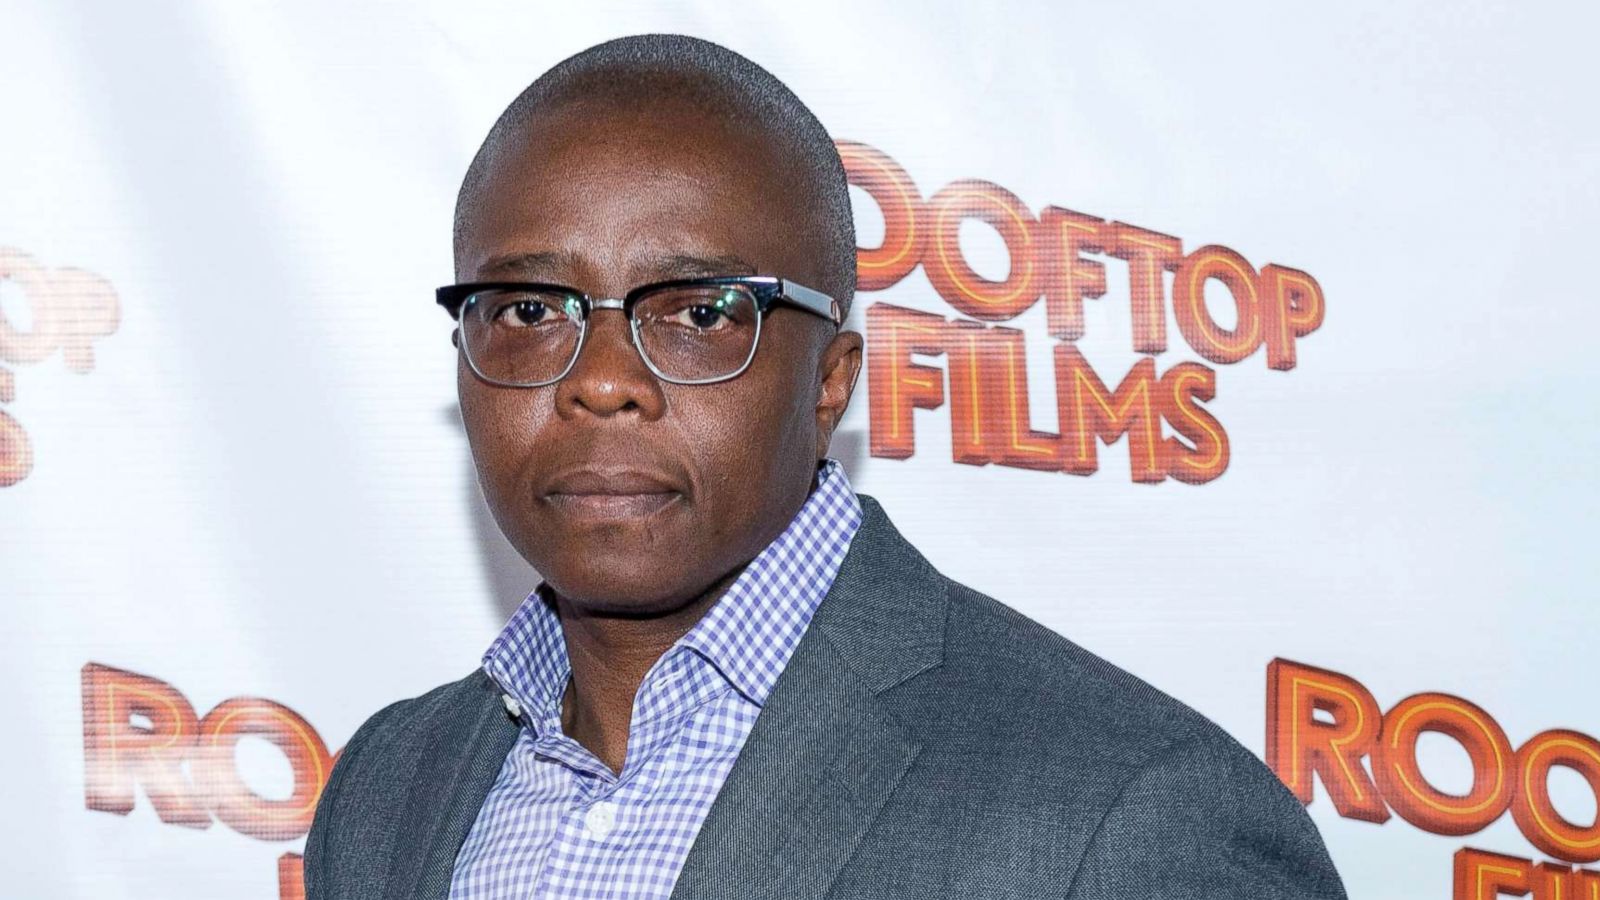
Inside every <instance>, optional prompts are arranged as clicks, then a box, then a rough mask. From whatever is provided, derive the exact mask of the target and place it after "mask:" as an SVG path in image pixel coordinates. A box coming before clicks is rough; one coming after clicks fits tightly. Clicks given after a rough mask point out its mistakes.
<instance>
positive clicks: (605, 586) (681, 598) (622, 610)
mask: <svg viewBox="0 0 1600 900" xmlns="http://www.w3.org/2000/svg"><path fill="white" fill-rule="evenodd" d="M614 559H615V558H614V557H611V556H610V555H609V554H604V553H596V554H592V555H590V556H589V557H587V558H586V559H584V560H581V561H578V562H577V564H576V565H572V566H562V565H560V564H558V563H551V564H547V567H546V568H540V569H539V572H540V574H542V575H543V576H544V578H545V581H546V582H548V583H549V585H550V587H552V588H554V589H555V592H556V593H557V594H559V595H561V597H563V598H564V599H566V600H567V601H568V602H570V603H571V604H572V605H573V606H575V607H577V608H578V609H581V610H583V611H585V612H588V613H591V614H595V615H604V616H618V617H639V618H644V617H649V616H660V615H667V614H670V613H674V612H677V611H678V610H681V609H683V608H684V607H685V606H688V605H689V604H690V603H693V602H694V601H695V600H697V599H699V598H700V596H701V595H702V594H703V593H704V592H705V590H706V588H707V587H709V583H710V581H714V580H715V579H710V580H708V583H707V584H705V585H695V584H691V583H687V582H686V581H685V580H684V579H683V578H682V573H683V570H684V569H685V568H686V565H685V564H686V563H688V562H689V561H688V560H685V559H683V558H681V557H680V558H677V559H668V560H654V559H645V558H638V559H636V562H635V563H634V564H633V565H630V566H628V567H627V568H625V569H618V568H616V567H615V566H613V565H611V563H612V562H613V561H614ZM590 562H593V563H598V564H599V567H598V568H597V567H592V566H590V565H585V563H590ZM674 576H677V577H674Z"/></svg>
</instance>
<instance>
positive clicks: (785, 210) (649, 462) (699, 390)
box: [456, 104, 860, 615]
mask: <svg viewBox="0 0 1600 900" xmlns="http://www.w3.org/2000/svg"><path fill="white" fill-rule="evenodd" d="M762 140H763V137H762V136H760V135H754V134H749V133H740V132H739V131H737V130H736V129H735V128H733V127H732V126H729V125H727V124H725V123H722V122H719V121H716V120H711V119H706V118H703V117H701V116H699V115H698V114H696V113H693V112H692V111H689V110H685V109H682V108H656V109H652V110H648V111H643V112H641V111H637V110H634V111H628V112H619V111H614V110H608V111H604V112H600V111H596V110H595V109H593V108H592V107H585V106H583V105H582V104H579V105H576V106H575V107H567V108H566V109H565V110H563V111H561V112H557V113H550V114H546V115H543V116H540V117H537V118H536V121H535V124H533V125H531V126H529V127H528V128H527V129H525V130H524V133H523V134H521V135H519V136H517V137H514V138H512V139H510V140H508V141H506V142H503V143H502V145H501V149H500V150H499V152H498V154H497V156H496V158H495V159H494V160H493V161H492V162H491V163H490V165H489V168H488V170H487V177H486V178H485V179H484V181H483V182H481V183H480V185H479V186H478V188H477V191H478V198H479V205H478V207H477V211H476V215H475V216H474V217H473V219H472V220H471V222H470V223H469V224H468V226H467V231H466V233H465V234H464V235H463V238H464V240H463V241H462V244H461V249H460V255H459V257H458V259H457V260H456V268H457V276H458V278H459V280H461V281H489V280H516V281H542V282H553V283H556V284H564V285H568V286H570V287H574V288H577V289H579V290H582V291H585V292H587V293H588V294H589V295H590V296H593V297H621V296H623V295H624V294H625V293H627V291H628V290H629V289H630V288H633V287H636V286H638V285H640V284H645V283H648V282H652V281H660V280H665V279H669V278H683V277H695V276H702V275H747V274H763V275H779V276H782V277H786V278H790V279H793V280H795V281H798V282H800V283H802V284H806V285H810V286H814V287H820V286H823V285H824V284H825V283H826V282H825V279H824V278H823V272H822V271H821V270H820V265H821V264H820V262H819V259H820V254H818V253H817V252H816V250H815V241H813V240H808V239H805V238H804V237H803V235H804V234H806V233H807V229H805V228H802V227H801V226H800V225H797V224H796V216H799V215H802V214H803V213H802V212H801V211H802V210H804V209H805V208H806V205H805V204H804V203H802V202H799V201H801V200H803V199H804V198H803V197H797V196H795V194H796V189H795V187H794V186H793V181H794V180H793V179H792V178H790V177H788V174H787V173H788V172H790V171H792V167H791V166H790V165H788V164H786V163H785V161H784V159H783V157H782V156H781V155H780V154H777V153H773V152H765V151H762V150H760V149H758V148H760V147H761V146H762ZM859 367H860V337H859V335H857V334H855V333H853V332H842V333H839V332H836V331H835V329H834V327H833V326H832V325H831V324H830V323H829V322H828V321H826V320H825V319H822V318H820V317H818V316H813V315H811V314H809V313H806V312H803V311H801V310H797V309H793V308H789V307H786V306H782V305H779V306H775V307H774V308H773V309H772V310H771V311H769V313H768V314H767V319H766V322H765V323H764V325H763V328H762V335H761V343H760V346H759V348H758V349H757V351H756V355H755V359H754V360H752V361H751V363H750V366H749V368H748V369H746V370H745V372H744V373H743V374H741V375H739V376H738V377H736V378H734V379H732V380H730V381H725V382H720V383H715V384H704V385H678V384H671V383H667V382H663V381H661V380H659V379H657V378H656V377H655V376H654V375H653V374H652V373H651V371H650V370H649V369H648V368H647V367H646V366H645V364H644V362H643V360H641V359H640V358H639V354H638V351H637V350H636V349H635V348H634V346H633V344H632V341H631V339H630V336H629V331H628V327H627V322H626V319H625V317H624V315H623V313H622V312H621V311H619V310H597V311H595V312H594V313H593V314H592V317H591V318H590V321H589V328H588V334H587V337H586V338H585V341H584V346H583V350H582V352H581V353H580V355H579V357H578V360H577V362H576V364H575V365H574V366H573V368H572V370H571V371H570V372H568V373H567V375H566V377H565V378H563V379H562V380H561V381H558V382H556V383H555V384H552V385H547V386H544V387H536V388H506V387H497V386H495V385H491V384H488V383H486V382H484V381H482V380H481V379H479V378H477V377H476V376H475V375H474V374H473V373H472V371H471V370H470V369H469V368H468V366H467V364H466V362H465V360H464V359H463V360H461V362H460V364H459V368H458V378H457V383H458V388H459V391H460V397H461V411H462V417H463V419H464V421H465V424H466V430H467V436H468V438H469V440H470V443H471V445H472V453H473V458H474V460H475V462H476V464H477V469H478V475H479V480H480V482H481V483H482V485H483V489H484V494H485V496H486V497H487V499H488V503H489V507H490V509H491V511H492V512H493V514H494V516H495V520H496V521H497V522H498V523H499V525H500V528H501V530H502V531H504V532H505V534H506V537H507V538H508V539H509V540H510V542H511V543H512V545H513V546H515V547H516V548H517V550H518V551H520V552H521V553H522V555H523V557H524V558H526V559H527V560H528V561H529V562H530V563H531V564H532V565H533V566H534V567H535V568H536V569H538V570H539V572H540V574H541V575H543V576H544V578H545V579H546V581H547V582H549V584H550V586H551V587H553V588H554V589H555V590H556V592H557V593H558V594H559V595H560V596H562V597H563V598H565V599H566V600H568V601H569V602H572V603H574V604H577V605H578V606H580V607H583V608H587V609H589V610H591V611H593V612H597V613H602V614H608V613H614V614H625V615H626V614H658V613H667V612H671V611H673V610H676V609H678V608H681V607H682V606H684V604H686V603H688V602H690V601H692V600H694V599H696V598H697V597H699V596H701V595H702V594H703V593H705V592H706V591H707V589H708V588H711V587H712V586H713V585H716V584H717V583H718V582H719V581H720V580H722V579H723V577H724V576H725V575H727V574H728V573H729V572H731V571H732V570H735V569H737V568H738V567H739V566H740V565H742V564H743V563H744V562H746V561H748V560H749V559H750V558H752V557H753V556H755V554H756V553H758V552H760V550H761V548H762V547H764V546H765V545H766V544H767V543H769V542H770V541H771V540H772V539H773V538H774V537H776V536H777V534H778V533H779V532H780V531H782V529H783V528H784V526H785V525H786V524H787V523H788V521H789V519H790V517H791V516H792V515H793V513H794V511H795V510H796V509H798V508H799V506H800V504H801V503H802V502H804V499H805V497H806V494H807V493H808V491H809V489H810V486H811V481H812V474H813V472H814V470H815V466H816V462H817V460H818V458H820V456H822V455H823V453H824V452H825V451H826V449H827V443H828V439H829V437H830V436H831V434H832V431H833V427H834V425H835V424H836V423H837V421H838V418H839V416H841V415H842V414H843V412H844V407H845V404H846V403H847V402H848V400H849V394H850V389H851V387H852V386H853V384H854V381H855V377H856V374H857V372H858V371H859Z"/></svg>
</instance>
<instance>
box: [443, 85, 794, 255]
mask: <svg viewBox="0 0 1600 900" xmlns="http://www.w3.org/2000/svg"><path fill="white" fill-rule="evenodd" d="M780 149H781V148H775V147H772V146H771V145H770V142H767V141H764V140H763V139H762V136H761V135H759V134H755V133H751V131H750V128H749V127H748V126H742V125H741V124H740V123H738V122H736V121H730V120H729V119H728V118H726V117H719V116H711V115H706V114H704V113H702V112H699V111H698V110H696V109H694V108H692V107H689V106H685V105H683V104H673V103H662V104H658V105H656V106H653V107H646V108H639V107H617V106H598V105H596V104H571V105H568V106H566V107H563V108H561V109H558V110H555V111H551V112H548V113H541V114H538V115H535V116H533V117H531V118H530V120H529V121H527V122H526V123H524V124H523V125H521V126H520V127H518V128H516V129H514V130H512V131H511V132H510V133H508V134H507V135H505V136H503V137H502V139H501V140H500V141H499V142H498V144H497V145H496V147H495V148H494V151H493V153H492V154H491V155H490V157H489V158H488V160H487V161H486V163H485V169H484V173H483V177H482V178H481V179H480V181H479V182H478V184H477V185H476V186H475V191H474V193H475V196H474V197H473V198H472V199H471V202H472V214H471V215H470V216H469V217H468V220H467V222H466V224H465V226H464V230H463V240H462V244H461V258H460V259H458V260H457V268H458V270H460V272H461V273H462V275H463V276H467V275H472V274H474V273H476V274H478V275H487V274H490V273H489V271H488V270H489V269H491V268H492V267H493V266H492V264H493V263H494V262H495V261H497V260H504V259H508V258H522V259H527V258H530V257H531V258H534V259H537V260H544V261H547V262H548V263H549V268H550V269H551V271H550V272H549V276H550V277H554V276H556V275H566V276H567V277H568V279H569V280H570V279H571V278H573V277H578V276H582V277H585V278H588V279H590V280H593V281H599V282H604V283H606V284H608V285H617V284H621V283H623V282H630V283H638V282H640V281H644V280H649V279H650V277H651V276H652V275H656V274H659V272H660V270H661V268H662V266H663V264H665V263H666V262H668V261H670V260H673V259H679V260H681V259H682V258H685V257H688V258H699V259H719V258H728V259H740V260H744V261H746V262H748V263H749V266H750V267H751V268H754V269H758V270H763V271H766V272H771V273H775V274H791V277H793V276H794V274H795V273H796V270H797V269H802V270H803V269H805V268H807V265H806V262H807V257H808V255H814V254H805V253H804V252H803V249H804V245H805V243H806V242H805V241H804V240H802V239H801V234H800V232H801V231H802V229H801V227H800V226H799V224H798V223H799V220H800V219H801V218H802V217H801V216H800V209H801V208H802V207H803V206H804V205H805V204H804V198H803V196H800V188H799V187H798V185H796V183H795V179H794V178H793V177H791V176H790V175H789V174H788V173H789V172H791V171H792V167H788V166H785V164H784V161H783V153H782V152H780ZM524 268H526V267H525V266H524ZM523 274H529V273H526V272H524V273H523ZM668 277H670V276H668ZM580 286H581V285H580Z"/></svg>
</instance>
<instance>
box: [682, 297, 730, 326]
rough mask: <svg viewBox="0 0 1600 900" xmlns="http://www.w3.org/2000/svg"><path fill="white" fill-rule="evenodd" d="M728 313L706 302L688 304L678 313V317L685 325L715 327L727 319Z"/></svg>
mask: <svg viewBox="0 0 1600 900" xmlns="http://www.w3.org/2000/svg"><path fill="white" fill-rule="evenodd" d="M727 318H728V314H727V313H726V312H723V311H722V310H720V309H718V308H716V307H715V306H712V305H710V304H706V303H696V304H695V305H693V306H688V307H685V308H684V309H683V311H682V312H680V313H679V314H678V319H679V321H681V322H682V323H683V324H685V325H692V326H694V327H695V328H699V329H709V328H715V327H717V326H718V325H719V324H721V323H722V322H725V321H727Z"/></svg>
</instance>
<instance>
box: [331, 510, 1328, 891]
mask: <svg viewBox="0 0 1600 900" xmlns="http://www.w3.org/2000/svg"><path fill="white" fill-rule="evenodd" d="M861 500H862V504H863V506H864V508H865V513H866V517H865V521H864V522H863V523H862V525H861V528H860V530H859V531H858V532H857V534H856V536H855V539H854V541H853V542H852V544H851V546H850V552H849V555H848V556H846V557H845V560H844V564H843V566H842V567H841V568H840V570H839V574H838V577H837V578H836V579H835V581H834V584H833V588H832V590H830V591H829V593H828V595H827V597H826V598H824V600H823V601H822V603H821V605H820V606H818V608H817V611H816V614H815V617H814V618H813V619H812V622H811V625H810V627H809V628H808V629H807V631H806V633H805V636H804V637H803V639H802V640H801V642H800V645H799V647H798V648H797V649H796V651H795V653H794V656H793V658H792V659H791V660H790V662H789V665H788V667H787V668H786V669H785V670H784V672H783V674H782V675H781V676H780V677H779V679H778V681H777V684H776V685H775V686H774V688H773V691H772V694H771V696H770V697H769V698H768V700H767V704H766V706H765V707H764V708H763V709H762V711H761V715H760V716H759V718H758V719H757V720H756V724H755V728H754V730H753V731H752V732H751V734H750V737H749V740H748V742H747V743H746V744H745V746H744V749H743V751H742V752H741V753H740V756H739V759H738V761H737V762H736V763H735V764H734V767H733V770H732V771H731V772H730V773H729V775H728V780H727V782H726V783H725V784H724V785H723V788H722V791H721V793H719V794H718V795H717V798H716V800H715V802H714V803H713V804H712V807H711V811H710V813H709V814H708V816H707V817H706V821H705V824H704V826H703V827H702V829H701V831H700V834H699V837H698V838H697V839H696V841H695V843H694V846H693V847H692V848H691V849H690V851H689V855H688V858H687V860H686V861H685V863H684V867H683V873H682V875H681V876H680V877H679V879H678V883H677V888H676V890H675V891H674V893H673V898H674V900H679V898H683V900H688V898H705V900H755V898H785V900H820V898H823V897H827V898H834V900H845V898H874V900H879V898H907V900H912V898H915V900H928V898H940V897H961V898H978V897H982V898H1018V900H1021V898H1030V900H1031V898H1041V897H1060V898H1073V900H1102V898H1105V900H1109V898H1144V897H1149V898H1164V900H1175V898H1224V897H1227V898H1233V897H1252V898H1255V897H1261V898H1266V897H1272V898H1290V897H1293V898H1343V897H1344V890H1343V888H1342V887H1341V886H1340V883H1339V877H1338V875H1337V874H1336V873H1335V872H1334V868H1333V864H1332V863H1331V862H1330V861H1329V859H1328V854H1327V851H1326V850H1325V849H1324V848H1323V845H1322V840H1321V838H1320V837H1319V835H1318V834H1317V830H1316V827H1315V826H1314V825H1313V824H1312V822H1311V820H1310V818H1309V817H1308V816H1307V815H1306V813H1305V810H1304V809H1302V808H1301V806H1300V804H1299V803H1298V802H1297V801H1296V800H1295V799H1294V797H1293V796H1292V795H1291V794H1290V793H1289V791H1288V790H1287V789H1285V788H1284V787H1283V785H1282V784H1280V783H1279V782H1278V780H1277V779H1276V778H1275V777H1273V775H1272V773H1271V772H1270V771H1269V770H1268V769H1267V768H1266V767H1265V766H1264V765H1262V763H1261V762H1260V761H1259V760H1257V759H1256V758H1255V757H1254V756H1252V755H1251V754H1250V753H1249V752H1248V751H1246V750H1245V749H1244V748H1243V747H1241V746H1240V745H1239V744H1238V743H1237V742H1236V741H1234V740H1233V738H1231V737H1229V736H1228V735H1227V734H1226V733H1224V732H1223V731H1222V730H1221V729H1220V728H1218V727H1217V726H1216V725H1214V724H1212V723H1211V722H1210V721H1208V720H1207V719H1205V718H1204V717H1202V716H1201V715H1199V714H1198V713H1196V712H1194V711H1193V710H1191V709H1189V708H1188V707H1186V706H1184V705H1182V704H1181V703H1179V702H1178V701H1176V700H1174V699H1172V698H1170V697H1168V696H1166V695H1165V694H1162V693H1161V692H1159V691H1157V690H1155V689H1154V688H1152V687H1150V686H1149V685H1147V684H1145V683H1144V682H1142V681H1140V680H1139V679H1137V678H1135V677H1133V676H1132V675H1129V674H1128V673H1126V672H1124V671H1122V670H1120V669H1118V668H1116V667H1115V666H1113V665H1111V664H1110V663H1108V662H1106V661H1104V660H1102V659H1100V658H1098V657H1096V656H1094V655H1093V654H1091V653H1089V652H1088V651H1086V650H1084V649H1083V648H1081V647H1079V646H1077V645H1076V644H1073V643H1072V642H1070V641H1068V640H1066V639H1065V638H1063V637H1060V636H1059V635H1057V634H1055V633H1054V632H1052V631H1050V630H1048V629H1046V628H1045V627H1043V626H1042V625H1039V624H1037V623H1035V622H1033V621H1032V620H1030V619H1028V618H1025V617H1024V616H1023V615H1021V614H1020V613H1018V612H1016V611H1014V610H1012V609H1011V608H1009V607H1007V606H1004V605H1002V604H1000V603H999V602H997V601H995V600H992V599H990V598H988V597H986V596H984V595H982V594H979V593H977V592H975V591H973V590H971V589H969V588H966V587H964V586H962V585H960V584H957V583H955V582H953V581H951V580H949V579H947V578H945V577H944V576H942V575H940V574H939V573H938V572H937V571H935V569H934V568H933V566H932V565H930V564H929V563H928V562H927V560H925V559H923V558H922V556H921V555H920V554H919V553H917V551H916V550H915V549H914V548H912V547H911V545H910V544H908V543H906V541H905V540H904V539H903V538H902V537H901V536H900V534H899V532H898V531H896V530H895V528H894V526H893V525H891V524H890V522H889V519H888V517H887V516H885V515H884V512H883V510H882V508H881V507H880V506H879V505H878V504H877V503H876V502H875V501H873V500H872V499H871V498H870V497H862V498H861ZM517 732H518V726H517V725H516V724H515V723H514V722H513V721H512V720H511V719H510V718H509V716H508V715H507V714H506V712H505V710H504V708H503V707H502V706H501V703H500V696H499V691H498V689H497V688H496V687H495V685H494V683H493V682H492V681H490V680H489V678H488V676H487V675H485V674H484V673H483V671H482V670H481V669H480V670H476V671H474V672H473V673H472V674H471V675H468V676H467V677H465V678H463V679H461V680H460V681H457V682H454V683H452V684H447V685H444V686H442V687H439V688H436V689H435V690H433V691H430V692H429V693H427V694H424V695H423V696H421V697H417V698H414V699H411V700H402V701H400V702H398V703H395V704H393V705H392V706H389V707H387V708H385V709H383V710H381V711H379V712H378V713H377V714H376V715H374V716H373V717H372V718H371V719H369V720H368V721H367V722H366V724H364V725H362V726H361V728H360V730H358V731H357V732H356V734H355V736H354V737H352V738H351V739H350V743H349V744H348V746H346V748H345V750H344V753H343V755H342V756H341V757H340V758H339V762H338V765H336V766H335V767H334V770H333V774H332V776H331V777H330V780H329V782H328V785H327V788H326V790H325V791H324V792H323V794H322V799H321V802H320V803H319V804H318V807H317V813H316V819H315V822H314V823H313V825H312V828H311V833H310V836H309V837H308V838H307V841H306V849H305V885H306V896H307V897H308V898H309V900H335V898H337V900H380V898H383V900H402V898H405V900H410V898H432V900H442V898H444V897H446V896H447V894H448V892H449V886H450V875H451V871H452V867H453V865H454V861H455V856H456V852H457V850H458V849H459V848H460V847H461V844H462V842H463V841H464V840H465V839H466V836H467V832H468V831H469V830H470V829H471V828H472V824H473V821H474V819H475V818H476V817H477V814H478V809H479V807H480V806H481V805H482V803H483V800H484V797H485V795H487V793H488V791H489V788H490V786H491V785H492V784H493V783H494V780H495V776H496V774H497V773H498V772H499V771H500V765H501V762H502V761H503V760H504V759H505V757H506V754H507V753H508V752H509V751H510V749H511V746H512V743H513V742H514V741H515V739H516V737H517Z"/></svg>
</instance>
